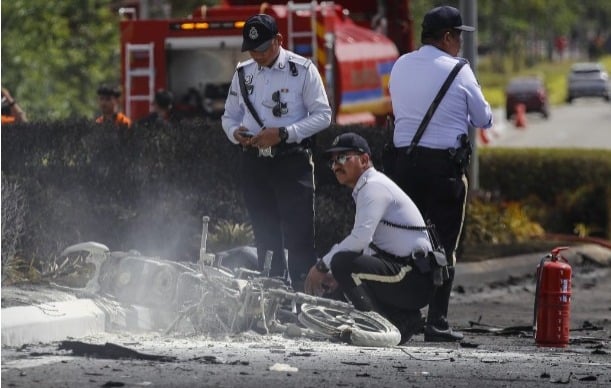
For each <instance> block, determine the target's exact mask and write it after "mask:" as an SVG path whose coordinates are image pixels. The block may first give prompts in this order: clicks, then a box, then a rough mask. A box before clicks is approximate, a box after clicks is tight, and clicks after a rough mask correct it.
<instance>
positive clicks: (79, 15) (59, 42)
mask: <svg viewBox="0 0 611 388" xmlns="http://www.w3.org/2000/svg"><path fill="white" fill-rule="evenodd" d="M110 3H111V0H74V1H46V0H11V1H3V2H2V85H3V86H4V87H7V88H8V89H9V90H10V91H11V93H12V94H13V96H14V97H15V98H16V99H18V100H19V103H20V105H21V106H22V107H23V109H24V110H25V111H26V112H27V114H28V116H29V117H30V119H38V120H41V119H51V120H53V119H61V118H66V117H71V116H81V115H82V116H91V115H92V114H93V112H94V111H93V107H94V106H95V90H96V88H97V86H98V85H99V84H100V83H102V82H113V81H114V82H118V81H119V68H118V64H119V34H118V28H117V22H118V15H115V14H113V12H112V10H111V8H110Z"/></svg>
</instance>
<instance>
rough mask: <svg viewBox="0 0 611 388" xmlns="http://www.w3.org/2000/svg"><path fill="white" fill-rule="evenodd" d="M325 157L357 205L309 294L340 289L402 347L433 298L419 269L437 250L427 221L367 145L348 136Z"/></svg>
mask: <svg viewBox="0 0 611 388" xmlns="http://www.w3.org/2000/svg"><path fill="white" fill-rule="evenodd" d="M326 153H328V154H329V155H330V161H329V164H330V167H331V169H332V170H333V172H334V174H335V177H336V178H337V180H338V182H339V183H341V184H343V185H345V186H348V187H350V188H352V197H353V199H354V201H355V203H356V214H355V219H354V226H353V228H352V231H351V232H350V234H349V235H348V236H347V237H346V238H345V239H344V240H343V241H341V242H340V243H339V244H336V245H334V246H333V247H332V248H331V250H330V251H329V253H327V254H326V255H325V256H323V258H322V259H321V260H319V261H318V262H317V263H316V265H315V266H314V267H312V268H311V269H310V272H309V274H308V278H307V279H306V284H305V289H306V292H308V293H310V294H314V295H321V294H323V292H324V289H325V288H326V289H327V292H328V291H330V290H333V289H334V288H337V287H339V289H340V290H341V291H342V292H343V293H344V294H345V296H346V297H347V298H348V299H350V301H351V302H352V303H353V304H354V306H355V307H356V308H357V309H359V310H363V311H371V310H374V311H377V312H378V313H380V314H382V315H384V316H385V317H386V318H388V319H389V320H390V321H391V322H392V323H394V324H395V326H397V328H399V331H400V332H401V343H404V342H406V341H407V340H408V339H409V338H410V337H411V336H412V335H413V334H414V333H417V332H418V331H419V330H420V329H421V328H422V317H421V314H420V309H421V308H423V307H425V306H426V305H427V304H428V301H429V299H430V297H431V296H432V294H433V290H434V283H433V278H432V275H431V273H423V272H421V271H420V270H419V269H418V268H416V267H415V266H414V263H413V261H412V256H413V254H416V255H417V256H418V255H420V258H421V259H422V260H425V259H426V258H428V255H427V254H428V253H429V252H431V250H432V244H431V240H430V238H429V232H428V230H427V229H426V226H425V223H424V219H423V218H422V215H421V214H420V211H419V210H418V208H417V207H416V205H415V204H414V203H413V202H412V200H411V199H410V198H409V197H408V196H407V195H406V194H405V193H404V192H403V190H401V189H400V188H399V187H398V186H397V185H396V184H395V183H394V182H393V181H392V180H391V179H390V178H388V177H387V176H386V175H384V174H383V173H381V172H379V171H377V170H376V169H375V168H374V167H373V164H372V162H371V150H370V148H369V145H368V144H367V141H366V140H365V139H364V138H362V137H361V136H359V135H357V134H355V133H351V132H348V133H344V134H341V135H339V136H338V137H337V138H335V140H334V141H333V145H332V147H331V148H329V149H328V150H327V151H326Z"/></svg>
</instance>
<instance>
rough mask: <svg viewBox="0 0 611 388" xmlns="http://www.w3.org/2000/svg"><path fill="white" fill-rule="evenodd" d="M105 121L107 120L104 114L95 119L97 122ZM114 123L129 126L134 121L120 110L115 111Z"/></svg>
mask: <svg viewBox="0 0 611 388" xmlns="http://www.w3.org/2000/svg"><path fill="white" fill-rule="evenodd" d="M104 121H105V120H104V116H100V117H98V118H97V119H95V122H96V123H98V124H102V123H104ZM114 124H115V125H118V126H125V127H128V128H129V127H131V126H132V121H131V120H130V118H129V117H127V116H126V115H124V114H123V113H121V112H119V113H115V119H114Z"/></svg>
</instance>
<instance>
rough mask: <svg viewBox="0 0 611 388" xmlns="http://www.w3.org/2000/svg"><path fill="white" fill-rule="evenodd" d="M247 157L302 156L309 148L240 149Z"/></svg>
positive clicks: (302, 146) (293, 145)
mask: <svg viewBox="0 0 611 388" xmlns="http://www.w3.org/2000/svg"><path fill="white" fill-rule="evenodd" d="M242 151H244V152H245V153H246V154H247V155H250V156H254V157H259V158H265V157H268V158H279V157H285V156H289V155H295V154H302V153H306V152H309V151H310V147H307V146H305V145H303V144H287V145H283V146H276V147H267V148H258V147H242Z"/></svg>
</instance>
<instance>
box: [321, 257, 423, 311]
mask: <svg viewBox="0 0 611 388" xmlns="http://www.w3.org/2000/svg"><path fill="white" fill-rule="evenodd" d="M331 272H332V273H333V277H334V278H335V280H336V281H337V283H338V284H339V286H340V288H341V289H342V290H350V289H352V288H354V287H360V286H361V285H365V287H366V289H367V291H368V293H369V296H370V297H371V298H373V299H374V302H375V304H376V305H377V306H378V307H379V309H380V310H381V312H380V313H382V314H383V315H385V316H392V315H393V314H394V313H396V312H397V311H413V310H419V309H421V308H423V307H425V306H426V305H427V304H428V303H429V301H430V299H431V297H432V295H433V292H434V288H435V286H434V284H433V277H432V274H431V273H429V274H422V273H420V272H418V270H417V269H415V268H412V267H411V266H409V265H407V264H402V263H399V262H397V261H394V260H387V259H384V258H379V257H375V256H369V255H363V254H361V253H358V252H338V253H336V254H335V255H334V256H333V260H332V261H331Z"/></svg>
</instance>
